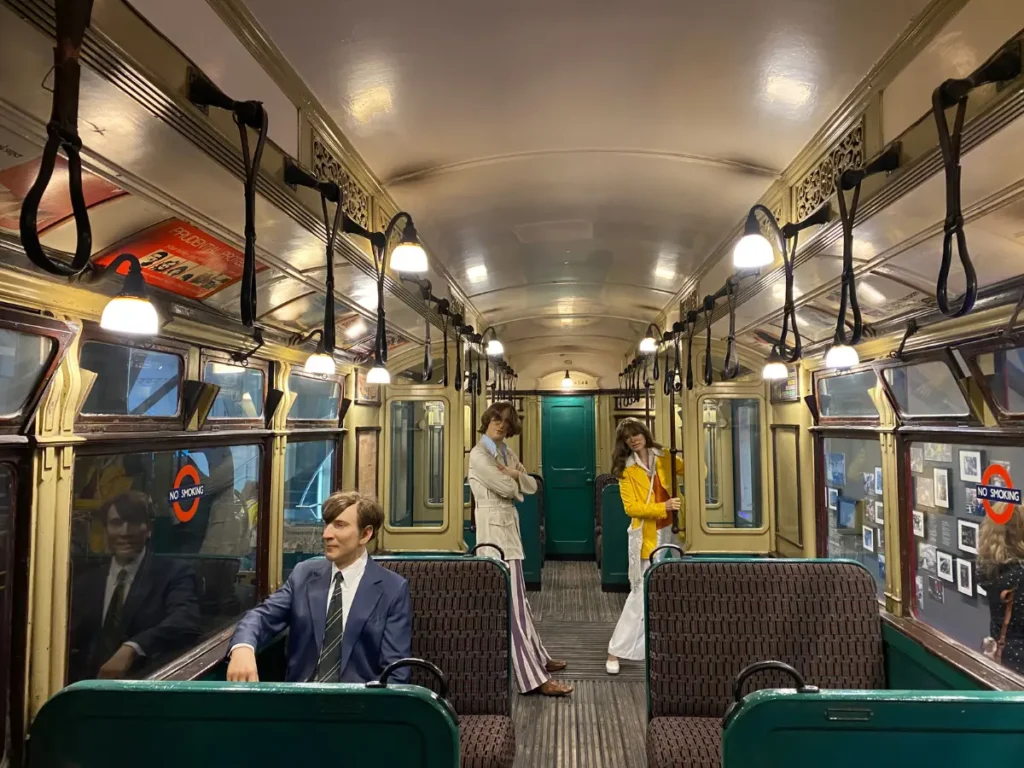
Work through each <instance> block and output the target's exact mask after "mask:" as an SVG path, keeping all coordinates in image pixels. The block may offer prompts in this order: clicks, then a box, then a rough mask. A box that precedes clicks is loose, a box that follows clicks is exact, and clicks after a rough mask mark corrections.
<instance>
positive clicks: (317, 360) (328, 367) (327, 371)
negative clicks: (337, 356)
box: [302, 352, 337, 376]
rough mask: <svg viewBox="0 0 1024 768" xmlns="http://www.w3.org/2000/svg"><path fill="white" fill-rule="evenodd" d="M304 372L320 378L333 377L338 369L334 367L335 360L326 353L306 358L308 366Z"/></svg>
mask: <svg viewBox="0 0 1024 768" xmlns="http://www.w3.org/2000/svg"><path fill="white" fill-rule="evenodd" d="M302 370H303V372H305V373H314V374H318V375H320V376H333V375H334V373H335V371H336V370H337V368H336V367H335V365H334V358H333V357H331V356H330V355H328V354H327V353H326V352H314V353H313V354H312V355H310V356H309V357H307V358H306V365H305V366H303V368H302Z"/></svg>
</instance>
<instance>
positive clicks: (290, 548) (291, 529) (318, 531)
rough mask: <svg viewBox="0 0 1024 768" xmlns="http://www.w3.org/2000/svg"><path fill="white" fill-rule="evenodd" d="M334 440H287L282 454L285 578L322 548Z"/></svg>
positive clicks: (330, 489)
mask: <svg viewBox="0 0 1024 768" xmlns="http://www.w3.org/2000/svg"><path fill="white" fill-rule="evenodd" d="M335 445H336V443H335V441H334V440H310V441H308V442H301V443H299V442H289V443H288V446H287V448H285V454H284V577H285V578H286V579H287V578H288V574H290V573H291V572H292V569H293V568H294V567H295V566H296V565H297V564H298V563H300V562H302V561H303V560H308V559H309V558H311V557H318V556H320V555H322V554H323V553H324V550H323V538H322V537H323V530H324V524H323V503H324V502H325V501H326V500H327V497H328V496H330V495H331V493H333V491H334V490H335V488H334V478H335V476H336V475H335V463H334V462H335V458H334V456H335Z"/></svg>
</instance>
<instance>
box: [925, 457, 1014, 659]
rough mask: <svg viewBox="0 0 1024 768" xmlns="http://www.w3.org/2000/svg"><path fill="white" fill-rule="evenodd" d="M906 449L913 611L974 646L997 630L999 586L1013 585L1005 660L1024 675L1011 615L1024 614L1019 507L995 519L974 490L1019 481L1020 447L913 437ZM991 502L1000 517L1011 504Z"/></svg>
mask: <svg viewBox="0 0 1024 768" xmlns="http://www.w3.org/2000/svg"><path fill="white" fill-rule="evenodd" d="M907 450H908V452H909V457H908V464H909V465H910V475H911V483H912V487H911V488H910V489H908V495H909V496H910V499H909V504H910V507H911V513H910V515H911V535H912V540H913V544H912V546H911V547H910V552H911V556H910V559H911V561H912V573H913V576H914V596H913V607H914V614H915V615H916V616H917V617H918V618H919V619H921V620H922V621H924V622H926V623H928V624H929V625H931V626H932V627H934V628H935V629H937V630H939V631H940V632H942V633H943V634H945V635H948V636H949V637H951V638H953V639H954V640H957V641H958V642H960V643H962V644H963V645H965V646H967V647H968V648H970V649H972V650H974V651H979V650H980V649H981V646H982V642H983V640H984V638H986V637H993V638H997V637H999V633H1000V629H1001V627H1002V624H1003V618H1004V614H1005V607H1004V606H1003V604H1002V603H1001V602H1000V598H999V595H1000V593H1001V592H1003V591H1004V590H1008V589H1014V588H1015V587H1016V588H1017V591H1016V593H1015V596H1014V598H1013V603H1012V612H1011V619H1012V620H1011V622H1010V625H1009V627H1008V630H1007V636H1006V647H1005V649H1004V651H1003V659H1002V664H1003V666H1005V667H1007V668H1009V669H1011V670H1012V671H1014V672H1017V673H1019V674H1024V629H1022V628H1024V624H1021V623H1020V622H1018V621H1017V618H1016V617H1017V615H1018V612H1021V613H1024V589H1021V588H1020V587H1024V562H1022V560H1021V556H1020V552H1019V551H1018V549H1019V546H1020V545H1019V542H1017V540H1016V537H1015V536H1014V535H1013V534H1014V531H1018V530H1020V525H1019V522H1020V521H1019V519H1018V516H1019V515H1021V514H1024V511H1022V509H1021V507H1019V506H1018V507H1013V508H1012V512H1011V516H1010V518H1009V519H1008V520H1007V521H1006V522H1005V523H1002V524H1000V523H996V522H995V521H994V520H992V519H991V518H990V517H989V516H988V514H987V510H986V508H985V504H984V500H981V499H979V492H978V490H979V486H982V487H985V488H995V487H1010V488H1020V487H1021V480H1020V477H1019V475H1020V474H1021V473H1022V472H1024V448H1021V447H1017V446H985V445H966V444H956V443H913V444H911V445H910V446H909V447H908V449H907ZM1014 475H1018V477H1017V478H1016V482H1014V479H1015V478H1014ZM989 504H990V506H991V508H992V511H993V512H994V513H995V514H996V515H997V516H999V515H1000V514H1001V513H1004V512H1006V511H1008V510H1007V506H1008V505H1006V504H1005V503H1001V502H995V501H990V502H989ZM1008 536H1009V539H1008ZM1015 543H1016V546H1015Z"/></svg>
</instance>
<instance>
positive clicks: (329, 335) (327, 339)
mask: <svg viewBox="0 0 1024 768" xmlns="http://www.w3.org/2000/svg"><path fill="white" fill-rule="evenodd" d="M243 130H244V129H243ZM335 189H336V190H337V195H336V196H335V198H336V199H335V203H336V205H335V207H334V221H333V222H332V221H331V219H330V217H329V216H328V214H327V194H326V193H325V192H324V190H322V189H321V190H320V204H321V207H322V208H323V214H324V228H325V229H326V230H327V284H326V286H325V287H326V289H327V303H326V305H325V307H324V328H323V334H324V335H323V343H324V351H326V352H327V354H331V353H332V352H334V345H335V341H336V338H335V333H336V329H335V327H334V242H335V240H336V238H337V237H338V229H339V228H340V226H341V221H342V218H343V217H344V213H343V212H342V205H341V188H340V187H338V186H337V185H335ZM254 279H255V278H254ZM253 290H255V282H254V283H253ZM252 310H253V312H254V313H255V311H256V304H255V295H254V296H253V303H252Z"/></svg>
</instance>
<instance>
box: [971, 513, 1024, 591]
mask: <svg viewBox="0 0 1024 768" xmlns="http://www.w3.org/2000/svg"><path fill="white" fill-rule="evenodd" d="M980 539H981V540H980V541H979V542H978V564H979V565H980V566H981V571H982V574H983V575H985V576H987V577H988V578H994V577H995V576H996V575H997V572H998V571H999V568H1000V566H1003V565H1006V564H1007V563H1012V562H1019V561H1022V560H1024V513H1022V512H1021V510H1020V507H1014V509H1013V514H1012V515H1010V519H1009V520H1007V521H1006V523H1005V524H1003V525H999V524H998V523H996V522H993V520H992V518H990V517H988V516H987V515H986V516H985V520H984V521H983V522H982V524H981V537H980Z"/></svg>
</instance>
